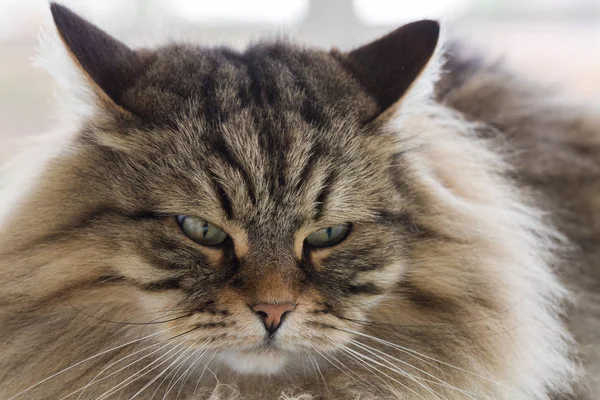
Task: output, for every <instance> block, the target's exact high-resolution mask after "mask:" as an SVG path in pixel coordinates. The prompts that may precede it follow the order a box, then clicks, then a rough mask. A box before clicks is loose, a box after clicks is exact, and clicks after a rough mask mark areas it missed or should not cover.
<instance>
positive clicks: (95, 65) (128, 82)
mask: <svg viewBox="0 0 600 400" xmlns="http://www.w3.org/2000/svg"><path fill="white" fill-rule="evenodd" d="M50 10H51V12H52V17H53V19H54V24H55V25H56V29H57V31H58V34H59V37H60V40H61V41H62V43H63V44H64V46H65V48H66V50H67V51H68V53H69V55H70V56H71V58H72V60H73V61H74V62H75V64H76V65H77V67H78V68H79V69H80V71H81V72H83V74H84V76H85V77H86V79H87V80H88V83H89V84H90V86H92V89H93V90H94V92H95V93H96V94H97V95H98V96H99V97H100V100H102V101H103V102H104V103H105V105H106V104H107V105H109V106H117V108H119V109H122V110H126V111H129V112H131V111H132V110H128V109H127V107H126V105H125V104H124V102H123V95H124V93H125V92H126V91H127V89H128V88H130V87H131V86H132V85H133V83H134V82H135V79H136V77H137V76H139V74H140V73H141V71H142V70H143V69H144V68H145V67H146V66H147V64H148V61H149V60H148V59H147V57H145V56H143V55H142V54H140V53H139V52H136V51H135V50H132V49H130V48H129V47H127V46H126V45H125V44H123V43H121V42H120V41H118V40H117V39H115V38H113V37H112V36H110V35H109V34H108V33H106V32H104V31H103V30H101V29H100V28H98V27H96V26H95V25H93V24H91V23H90V22H88V21H86V20H85V19H83V18H81V17H80V16H79V15H77V14H75V13H74V12H73V11H71V10H70V9H68V8H67V7H65V6H63V5H60V4H57V3H51V5H50Z"/></svg>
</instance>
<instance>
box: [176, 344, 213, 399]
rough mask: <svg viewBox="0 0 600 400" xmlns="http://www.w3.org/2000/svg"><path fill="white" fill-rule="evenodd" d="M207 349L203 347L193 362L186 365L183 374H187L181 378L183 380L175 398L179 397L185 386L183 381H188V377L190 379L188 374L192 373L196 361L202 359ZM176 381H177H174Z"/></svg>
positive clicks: (196, 363)
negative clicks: (186, 367)
mask: <svg viewBox="0 0 600 400" xmlns="http://www.w3.org/2000/svg"><path fill="white" fill-rule="evenodd" d="M208 350H209V349H205V350H204V351H203V352H202V353H201V354H200V355H199V356H198V357H197V358H196V359H195V360H194V362H192V364H191V365H190V366H189V367H188V369H187V371H185V372H184V376H185V375H187V377H186V378H185V379H184V380H183V382H181V384H180V385H179V390H178V391H177V397H176V398H175V400H177V399H179V395H180V394H181V391H182V390H183V388H184V387H185V383H186V382H187V381H188V379H190V376H191V375H192V370H193V368H194V367H195V366H196V365H198V363H199V362H200V360H202V357H204V355H205V354H206V353H208ZM176 383H177V382H176Z"/></svg>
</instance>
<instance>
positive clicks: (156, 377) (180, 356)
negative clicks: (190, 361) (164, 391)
mask: <svg viewBox="0 0 600 400" xmlns="http://www.w3.org/2000/svg"><path fill="white" fill-rule="evenodd" d="M196 343H198V341H196V342H194V343H193V344H192V345H191V346H190V347H188V348H187V349H184V350H183V352H180V353H179V355H178V356H177V358H176V359H175V361H173V362H172V363H171V364H169V365H168V366H167V367H166V368H165V369H164V370H163V371H162V372H161V373H159V374H158V375H156V376H155V377H154V378H152V380H150V382H148V383H147V384H145V385H144V387H142V388H141V389H140V390H138V391H137V392H136V393H135V394H134V395H133V396H131V397H130V398H129V400H133V399H135V398H136V397H137V396H138V395H139V394H140V393H142V392H143V391H144V390H146V389H147V388H148V387H149V386H151V385H152V384H153V383H154V382H156V381H157V380H158V379H159V378H160V377H161V376H162V375H163V374H164V373H165V372H167V371H169V369H170V368H171V367H172V366H173V365H175V364H176V363H177V362H178V361H179V360H180V359H181V358H182V357H183V356H184V355H185V354H187V352H188V351H190V350H192V347H193V346H194V345H195V344H196Z"/></svg>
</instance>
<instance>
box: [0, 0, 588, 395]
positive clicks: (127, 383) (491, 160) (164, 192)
mask: <svg viewBox="0 0 600 400" xmlns="http://www.w3.org/2000/svg"><path fill="white" fill-rule="evenodd" d="M51 11H52V15H53V18H54V22H55V26H56V28H57V29H56V32H54V35H53V34H52V33H51V34H49V35H48V36H47V37H46V39H45V40H44V43H45V46H46V47H47V49H46V50H45V52H44V53H45V57H46V58H45V65H46V66H47V67H48V68H49V70H50V71H51V73H52V74H53V75H54V76H55V78H56V80H57V82H58V84H59V87H60V88H61V93H62V97H59V101H60V103H61V104H62V105H63V106H64V108H65V115H64V118H63V123H61V124H58V125H57V128H56V132H57V133H56V134H50V135H48V136H46V137H45V139H43V141H42V142H41V143H40V145H39V146H37V147H36V149H37V150H35V152H34V153H31V152H26V153H25V154H26V156H24V157H25V158H24V160H25V163H22V164H24V165H21V166H20V167H19V168H17V167H11V168H9V169H5V171H4V177H5V178H4V183H3V187H2V195H1V197H0V201H1V202H2V207H1V208H2V215H1V221H2V222H1V226H0V232H1V233H0V341H1V343H2V345H1V346H2V347H1V348H2V355H1V356H0V398H2V399H11V400H12V399H63V398H69V399H105V398H116V399H131V398H144V399H150V398H155V397H156V398H168V399H205V398H210V399H217V400H221V399H361V400H364V399H406V400H414V399H447V400H451V399H452V400H454V399H504V400H520V399H538V400H542V399H571V398H578V399H594V398H597V397H596V396H598V394H599V393H600V382H599V379H600V378H599V377H600V339H599V335H598V331H599V330H600V294H599V293H600V291H599V290H598V288H599V287H600V266H599V265H598V264H599V263H600V219H599V218H598V215H600V214H599V213H600V113H598V112H597V110H593V109H589V108H586V107H585V106H576V105H572V104H570V103H569V102H568V101H566V100H562V98H561V96H560V94H557V93H554V92H552V91H549V90H546V89H544V88H540V87H538V86H536V85H534V84H531V83H529V82H528V81H526V80H524V79H522V78H519V77H518V76H517V77H516V76H514V75H513V74H511V73H510V72H507V71H506V70H505V69H504V68H503V67H501V66H497V65H495V66H490V65H487V64H486V63H485V62H482V61H479V60H478V59H476V58H473V57H466V56H461V55H460V54H461V53H460V52H459V51H458V50H456V49H454V47H451V46H445V45H444V43H445V41H444V40H443V39H440V25H439V23H438V22H436V21H432V20H423V21H417V22H412V23H409V24H406V25H404V26H402V27H400V28H398V29H397V30H395V31H393V32H391V33H389V34H388V35H386V36H384V37H382V38H380V39H378V40H375V41H373V42H371V43H368V44H366V45H364V46H362V47H359V48H357V49H355V50H352V51H349V52H342V51H339V50H336V49H333V50H331V51H321V50H316V49H310V48H304V47H301V46H297V45H294V44H292V43H287V42H277V41H275V42H265V43H258V44H255V45H252V46H250V47H248V48H247V49H246V50H244V51H241V52H239V51H235V50H231V49H228V48H208V47H200V46H197V45H192V44H183V43H175V44H169V45H165V46H163V47H159V48H155V49H131V48H129V47H127V46H126V45H125V44H123V43H122V42H120V41H118V40H117V39H115V38H113V37H111V36H110V35H109V34H107V33H106V32H104V31H102V30H100V29H99V28H97V27H96V26H94V25H92V24H91V23H89V22H87V21H86V20H84V19H83V18H81V17H80V16H78V15H77V14H75V13H74V12H72V11H71V10H69V9H68V8H66V7H64V6H62V5H59V4H56V3H52V4H51ZM442 36H443V35H442ZM48 49H49V50H48ZM31 151H34V150H31ZM31 154H35V157H34V156H32V155H31ZM16 164H19V163H16ZM9 180H10V181H9Z"/></svg>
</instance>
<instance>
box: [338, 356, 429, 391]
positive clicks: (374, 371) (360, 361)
mask: <svg viewBox="0 0 600 400" xmlns="http://www.w3.org/2000/svg"><path fill="white" fill-rule="evenodd" d="M339 348H340V350H342V351H343V352H344V353H346V355H347V356H348V357H350V358H351V359H353V360H355V361H356V362H357V363H358V365H360V366H362V367H363V368H365V369H367V370H368V371H370V372H371V373H372V374H373V376H374V377H376V378H377V379H379V380H380V381H381V382H382V383H383V384H384V385H385V386H387V388H388V389H389V390H390V391H391V392H392V393H394V394H396V395H397V393H396V390H395V389H394V388H393V387H392V386H391V385H390V383H389V382H387V381H386V380H385V379H383V378H382V377H381V376H379V375H378V374H377V373H379V374H382V375H384V376H386V377H388V378H389V379H391V380H393V381H395V382H397V383H398V384H400V386H402V387H403V388H405V389H407V390H409V391H410V389H409V388H408V387H406V385H404V384H403V383H402V382H398V381H397V380H396V379H394V378H392V377H391V376H389V375H388V374H386V373H385V372H382V371H380V370H379V369H378V368H376V367H373V366H372V365H369V364H367V362H366V361H365V360H364V359H361V358H360V357H357V356H356V355H354V354H352V353H351V352H349V351H348V348H347V347H346V346H341V347H339ZM416 394H417V396H420V395H419V394H418V393H416ZM398 397H400V396H398ZM421 398H423V397H422V396H421Z"/></svg>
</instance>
